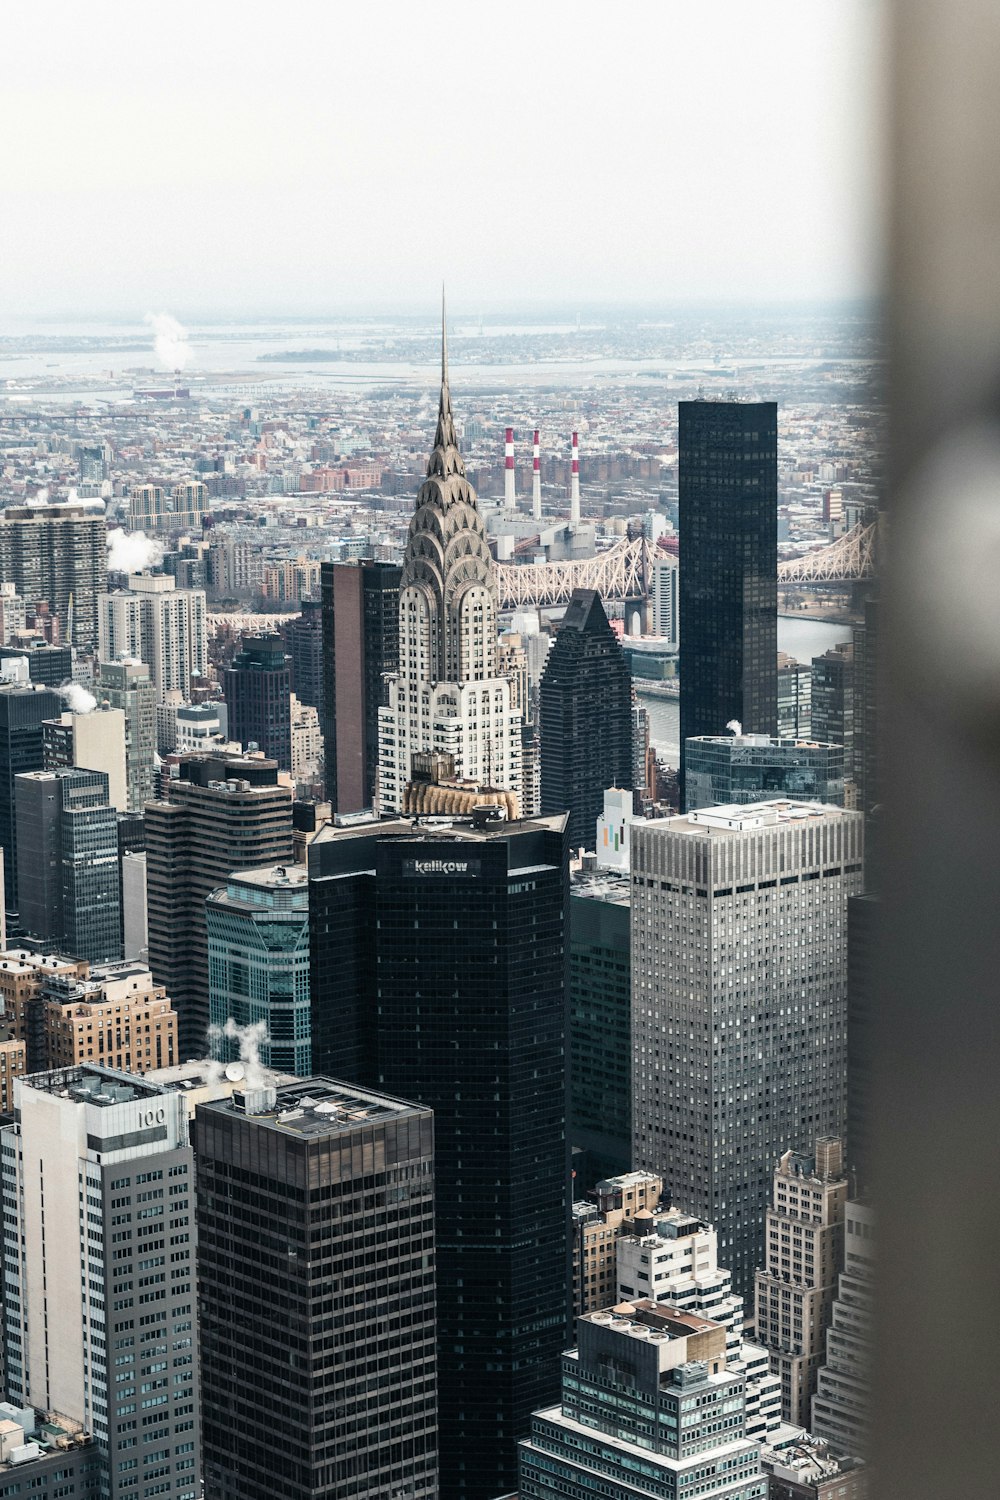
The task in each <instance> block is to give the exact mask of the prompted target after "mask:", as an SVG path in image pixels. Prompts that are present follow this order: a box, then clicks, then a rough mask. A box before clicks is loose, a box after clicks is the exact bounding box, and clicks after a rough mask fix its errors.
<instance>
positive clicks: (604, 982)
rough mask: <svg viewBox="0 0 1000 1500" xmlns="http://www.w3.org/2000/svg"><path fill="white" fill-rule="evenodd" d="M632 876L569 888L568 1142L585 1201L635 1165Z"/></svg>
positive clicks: (597, 875) (583, 879)
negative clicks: (596, 1188) (606, 1180)
mask: <svg viewBox="0 0 1000 1500" xmlns="http://www.w3.org/2000/svg"><path fill="white" fill-rule="evenodd" d="M629 892H630V882H629V877H628V873H627V871H626V872H625V873H624V874H617V873H615V872H613V871H610V870H597V871H593V872H591V871H581V872H580V873H579V874H575V875H574V876H573V878H572V881H571V883H570V898H569V913H570V944H569V1078H570V1093H569V1139H570V1145H571V1146H572V1147H573V1168H574V1171H575V1172H576V1177H575V1180H574V1184H573V1186H574V1190H575V1192H576V1195H577V1196H578V1197H579V1196H581V1195H582V1194H583V1193H584V1192H587V1191H589V1190H590V1189H591V1188H593V1187H594V1186H595V1185H596V1184H597V1183H598V1182H599V1181H601V1179H602V1178H605V1177H616V1176H618V1175H619V1174H620V1173H622V1172H627V1171H628V1170H629V1169H630V1167H631V1165H632V1013H631V1005H632V994H631V982H630V950H629V920H630V915H629V913H630V901H629Z"/></svg>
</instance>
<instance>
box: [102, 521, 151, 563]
mask: <svg viewBox="0 0 1000 1500" xmlns="http://www.w3.org/2000/svg"><path fill="white" fill-rule="evenodd" d="M162 561H163V548H162V547H161V545H160V543H159V542H157V541H154V539H153V538H152V537H151V536H147V535H146V533H145V532H144V531H123V530H122V529H121V527H120V526H117V527H115V529H114V530H113V531H109V532H108V567H109V568H110V569H111V571H112V572H115V573H141V572H142V570H143V568H155V567H156V565H157V563H160V562H162Z"/></svg>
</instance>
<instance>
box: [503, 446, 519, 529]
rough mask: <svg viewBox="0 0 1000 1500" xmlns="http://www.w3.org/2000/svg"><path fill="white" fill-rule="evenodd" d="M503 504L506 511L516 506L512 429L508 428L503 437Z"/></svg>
mask: <svg viewBox="0 0 1000 1500" xmlns="http://www.w3.org/2000/svg"><path fill="white" fill-rule="evenodd" d="M503 503H504V505H505V506H506V507H507V509H508V510H513V509H514V506H515V505H516V504H517V500H516V497H515V495H514V429H513V427H508V428H506V429H505V430H504V437H503Z"/></svg>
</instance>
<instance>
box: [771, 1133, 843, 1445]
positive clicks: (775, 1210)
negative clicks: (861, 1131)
mask: <svg viewBox="0 0 1000 1500" xmlns="http://www.w3.org/2000/svg"><path fill="white" fill-rule="evenodd" d="M846 1201H847V1178H846V1176H845V1175H844V1170H843V1145H842V1143H841V1142H840V1140H838V1139H837V1138H836V1137H834V1136H821V1137H820V1138H819V1139H818V1140H817V1141H816V1147H815V1151H814V1152H813V1153H812V1154H811V1155H805V1154H803V1153H800V1152H796V1151H786V1152H785V1154H784V1155H783V1156H782V1158H781V1160H780V1162H779V1163H778V1166H777V1168H776V1170H775V1173H774V1185H773V1203H772V1206H771V1208H769V1209H768V1211H767V1229H766V1234H767V1243H766V1259H765V1266H764V1269H763V1270H759V1271H758V1272H757V1276H756V1323H757V1339H758V1342H759V1343H761V1344H763V1345H764V1347H765V1348H766V1349H767V1350H768V1352H769V1354H770V1358H771V1370H772V1372H773V1373H774V1374H775V1375H777V1376H778V1377H779V1378H780V1380H781V1406H782V1416H783V1417H784V1419H785V1421H786V1422H791V1423H792V1424H793V1425H795V1426H798V1427H808V1426H809V1410H810V1402H811V1399H812V1396H813V1393H814V1391H815V1389H816V1375H817V1372H818V1370H819V1367H820V1365H821V1363H822V1361H823V1358H824V1350H825V1339H826V1330H827V1327H828V1326H829V1323H830V1316H831V1312H832V1308H833V1299H834V1294H835V1291H836V1285H837V1276H838V1274H839V1273H840V1271H841V1269H842V1265H843V1224H844V1205H845V1203H846Z"/></svg>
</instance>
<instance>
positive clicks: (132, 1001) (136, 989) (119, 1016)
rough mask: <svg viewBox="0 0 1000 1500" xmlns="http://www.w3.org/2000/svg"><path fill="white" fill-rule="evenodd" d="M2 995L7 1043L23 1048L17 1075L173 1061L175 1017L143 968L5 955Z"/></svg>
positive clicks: (138, 1069) (0, 966)
mask: <svg viewBox="0 0 1000 1500" xmlns="http://www.w3.org/2000/svg"><path fill="white" fill-rule="evenodd" d="M0 995H2V996H3V1000H4V1007H5V1015H6V1020H7V1022H8V1024H9V1026H10V1030H11V1032H12V1035H13V1038H14V1039H15V1040H16V1041H17V1042H19V1043H20V1044H21V1045H22V1046H24V1047H26V1057H25V1060H24V1067H23V1068H22V1069H21V1071H22V1072H24V1071H27V1072H29V1073H35V1072H42V1071H44V1070H47V1069H51V1068H71V1067H79V1066H80V1065H81V1064H83V1063H96V1064H99V1065H101V1066H103V1067H106V1068H115V1069H118V1070H119V1071H121V1072H125V1073H145V1072H146V1071H147V1070H148V1069H150V1068H167V1067H172V1066H173V1065H174V1064H175V1063H177V1062H178V1060H179V1054H178V1049H177V1013H176V1011H175V1010H174V1008H173V1005H172V1003H171V1001H170V999H169V998H168V996H167V992H166V990H165V989H164V988H163V986H162V985H157V984H154V983H153V976H152V974H151V973H150V971H149V969H148V968H147V967H146V965H145V964H140V963H128V962H126V963H117V964H106V965H102V966H101V967H99V968H94V969H91V968H90V966H89V965H88V964H87V963H86V962H83V961H76V960H73V959H66V958H60V957H59V956H57V955H50V954H46V955H40V954H35V953H32V952H30V950H28V949H23V948H22V949H14V950H8V952H6V953H5V954H4V955H3V957H2V958H0Z"/></svg>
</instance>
